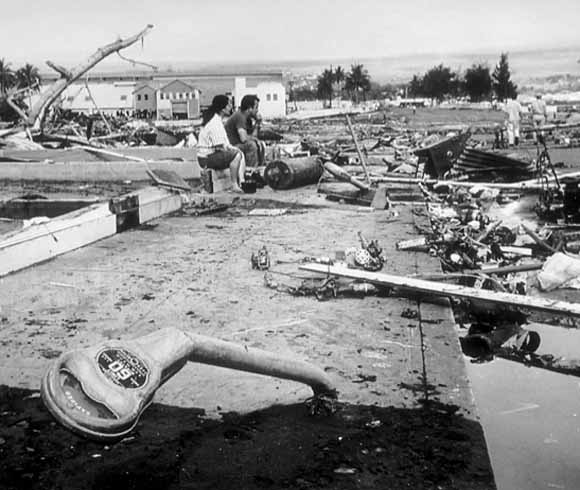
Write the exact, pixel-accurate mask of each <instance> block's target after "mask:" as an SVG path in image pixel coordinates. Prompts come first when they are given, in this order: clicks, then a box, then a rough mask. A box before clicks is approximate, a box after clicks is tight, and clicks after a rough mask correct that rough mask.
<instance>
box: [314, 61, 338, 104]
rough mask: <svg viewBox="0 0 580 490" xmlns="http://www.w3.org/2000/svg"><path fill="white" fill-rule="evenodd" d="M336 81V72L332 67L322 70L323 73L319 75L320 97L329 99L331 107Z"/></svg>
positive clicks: (318, 90)
mask: <svg viewBox="0 0 580 490" xmlns="http://www.w3.org/2000/svg"><path fill="white" fill-rule="evenodd" d="M333 83H334V72H333V71H332V67H330V69H328V68H327V69H325V70H324V71H323V72H322V75H320V76H319V77H318V87H317V92H318V97H320V98H321V99H323V100H327V99H328V102H329V107H332V93H333V87H332V84H333Z"/></svg>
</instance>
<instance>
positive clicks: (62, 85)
mask: <svg viewBox="0 0 580 490" xmlns="http://www.w3.org/2000/svg"><path fill="white" fill-rule="evenodd" d="M151 29H153V25H151V24H149V25H148V26H147V27H145V29H143V30H142V31H141V32H139V33H137V34H135V35H134V36H131V37H129V38H127V39H119V40H117V41H115V42H113V43H111V44H107V45H106V46H103V47H102V48H99V49H98V50H97V51H96V52H95V53H94V54H93V55H92V56H90V57H89V58H88V59H87V61H86V62H85V63H83V64H82V65H79V66H77V67H75V68H73V69H72V70H71V71H70V78H60V79H59V80H57V81H56V82H54V83H53V84H52V85H51V86H50V87H49V88H48V89H47V90H45V91H44V92H43V93H42V94H41V96H40V99H39V100H38V102H37V103H36V104H34V107H33V108H32V110H31V111H30V113H29V115H28V117H27V118H25V124H26V125H27V126H30V127H37V126H38V127H39V128H40V129H41V130H42V125H43V121H44V117H45V114H46V111H47V109H48V108H49V107H50V106H51V105H52V104H53V103H54V102H55V101H56V100H57V99H58V97H59V96H60V94H62V93H63V92H64V90H65V89H66V88H67V87H68V86H69V85H70V84H72V83H73V82H74V81H76V80H78V79H79V78H80V77H82V76H83V75H84V74H85V73H86V72H87V71H89V70H90V69H91V68H92V67H93V66H95V65H96V64H97V63H99V62H100V61H102V60H103V59H104V58H106V57H107V56H109V55H110V54H112V53H115V52H118V51H119V50H121V49H125V48H127V47H128V46H131V45H132V44H134V43H135V42H137V41H139V40H140V39H142V38H143V37H144V36H146V35H147V34H148V33H149V31H150V30H151ZM52 65H53V66H52V68H54V66H56V65H54V63H53V64H52ZM49 66H50V65H49ZM59 68H60V67H59ZM57 71H59V70H58V69H57ZM59 73H61V72H60V71H59ZM61 74H62V73H61Z"/></svg>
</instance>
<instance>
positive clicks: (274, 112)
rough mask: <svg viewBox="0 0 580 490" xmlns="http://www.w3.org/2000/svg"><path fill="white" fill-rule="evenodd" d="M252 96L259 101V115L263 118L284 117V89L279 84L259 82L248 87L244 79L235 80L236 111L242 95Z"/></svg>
mask: <svg viewBox="0 0 580 490" xmlns="http://www.w3.org/2000/svg"><path fill="white" fill-rule="evenodd" d="M250 94H254V95H257V96H258V98H259V99H260V114H261V115H262V117H264V118H275V117H284V116H286V88H285V87H284V85H282V83H280V82H259V83H258V84H257V85H256V86H255V87H252V86H248V84H247V80H246V79H245V78H244V77H238V78H236V79H235V88H234V98H235V105H236V109H237V108H238V107H239V105H240V102H241V100H242V97H243V96H244V95H250Z"/></svg>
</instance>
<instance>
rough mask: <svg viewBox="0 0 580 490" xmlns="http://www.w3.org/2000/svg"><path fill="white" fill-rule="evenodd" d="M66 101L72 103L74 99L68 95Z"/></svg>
mask: <svg viewBox="0 0 580 490" xmlns="http://www.w3.org/2000/svg"><path fill="white" fill-rule="evenodd" d="M66 100H67V102H72V101H73V100H75V98H74V97H73V96H72V95H69V96H68V97H67V98H66Z"/></svg>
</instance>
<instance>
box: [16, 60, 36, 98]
mask: <svg viewBox="0 0 580 490" xmlns="http://www.w3.org/2000/svg"><path fill="white" fill-rule="evenodd" d="M16 79H17V85H18V88H26V87H30V88H31V89H32V90H33V91H34V92H37V91H38V90H40V87H39V84H40V74H39V73H38V68H36V66H34V65H31V64H30V63H26V64H25V65H24V66H23V67H22V68H19V69H18V70H16Z"/></svg>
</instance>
